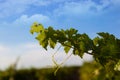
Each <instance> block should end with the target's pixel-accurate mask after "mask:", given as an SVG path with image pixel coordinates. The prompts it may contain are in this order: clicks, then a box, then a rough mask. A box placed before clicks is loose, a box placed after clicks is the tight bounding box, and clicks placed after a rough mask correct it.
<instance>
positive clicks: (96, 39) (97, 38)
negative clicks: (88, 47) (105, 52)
mask: <svg viewBox="0 0 120 80" xmlns="http://www.w3.org/2000/svg"><path fill="white" fill-rule="evenodd" d="M99 40H100V38H99V37H96V38H94V39H93V43H94V45H95V46H97V45H99V43H98V41H99Z"/></svg>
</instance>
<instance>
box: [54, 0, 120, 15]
mask: <svg viewBox="0 0 120 80" xmlns="http://www.w3.org/2000/svg"><path fill="white" fill-rule="evenodd" d="M100 2H101V4H98V3H97V2H94V1H92V0H85V1H79V2H74V1H71V2H66V3H64V4H61V6H60V7H59V8H57V9H56V10H55V11H54V14H57V15H58V16H61V15H66V16H83V15H84V16H88V15H89V16H91V15H98V14H102V13H104V12H105V11H107V9H106V8H109V7H111V6H112V7H114V6H113V5H112V4H115V3H117V2H119V1H115V0H114V1H111V0H101V1H100Z"/></svg>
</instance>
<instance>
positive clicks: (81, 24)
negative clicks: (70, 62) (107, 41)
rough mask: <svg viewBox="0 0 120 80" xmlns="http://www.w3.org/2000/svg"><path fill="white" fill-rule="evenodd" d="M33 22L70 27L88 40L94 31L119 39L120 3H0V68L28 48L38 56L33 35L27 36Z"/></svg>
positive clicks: (57, 0) (48, 0)
mask: <svg viewBox="0 0 120 80" xmlns="http://www.w3.org/2000/svg"><path fill="white" fill-rule="evenodd" d="M35 21H37V22H39V23H42V24H43V25H44V26H45V27H48V26H53V27H54V28H55V29H69V28H70V27H73V28H75V29H78V30H79V32H80V33H87V34H88V35H89V36H90V37H91V38H93V37H95V36H96V33H97V32H109V33H111V34H114V35H115V36H116V37H118V38H120V0H31V1H30V0H0V55H1V57H2V59H0V63H2V64H1V65H0V66H5V65H7V64H8V63H11V61H14V60H15V58H16V57H17V56H19V55H23V54H24V53H25V54H26V53H29V52H32V51H31V49H32V50H33V53H34V51H35V52H36V51H38V52H36V53H39V48H40V47H39V45H38V43H37V41H36V40H35V39H34V37H35V36H33V35H31V34H30V33H29V30H30V25H31V24H32V23H33V22H35ZM26 46H27V47H26ZM35 46H37V47H35ZM31 54H32V53H31ZM29 56H30V55H29ZM36 56H38V55H36ZM36 56H35V57H36ZM39 56H40V55H39ZM13 58H14V59H13ZM27 58H28V61H29V59H30V57H27ZM10 60H11V61H10ZM25 60H26V59H24V60H23V62H25ZM4 61H6V64H5V63H4ZM31 61H32V60H31ZM33 61H34V60H33ZM38 61H40V60H39V59H38V60H36V62H38ZM26 63H27V62H26ZM30 63H31V62H30ZM78 63H79V62H78ZM21 64H22V62H21ZM24 64H25V63H24ZM31 65H32V64H31ZM34 65H37V63H36V64H34Z"/></svg>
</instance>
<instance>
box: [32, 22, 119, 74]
mask: <svg viewBox="0 0 120 80" xmlns="http://www.w3.org/2000/svg"><path fill="white" fill-rule="evenodd" d="M31 33H32V34H33V33H37V37H36V39H37V40H38V41H39V43H40V45H42V47H43V48H45V49H46V50H47V47H48V46H50V47H51V48H53V49H54V48H55V45H56V44H57V43H60V44H61V45H62V46H63V47H64V51H65V52H66V53H68V52H69V51H70V50H71V49H72V50H73V54H74V55H78V56H80V57H81V58H82V57H83V54H84V53H88V54H90V55H93V57H94V59H95V60H96V61H97V62H98V63H100V64H101V65H102V66H104V68H106V69H107V70H108V72H109V71H114V68H115V66H116V65H117V64H118V62H119V60H120V39H118V38H116V37H115V36H114V35H112V34H109V33H104V32H100V33H97V34H98V36H97V37H95V38H93V39H91V38H90V37H89V36H88V35H87V34H85V33H84V34H80V33H78V30H75V29H73V28H70V29H67V30H63V29H61V30H54V29H53V28H52V27H48V28H44V27H43V26H42V25H41V24H38V23H35V24H33V25H32V27H31ZM89 50H92V53H89V52H88V51H89Z"/></svg>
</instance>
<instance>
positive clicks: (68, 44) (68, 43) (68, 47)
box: [64, 42, 71, 53]
mask: <svg viewBox="0 0 120 80" xmlns="http://www.w3.org/2000/svg"><path fill="white" fill-rule="evenodd" d="M70 49H71V42H66V43H65V44H64V50H65V52H66V53H68V52H69V51H70Z"/></svg>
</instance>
